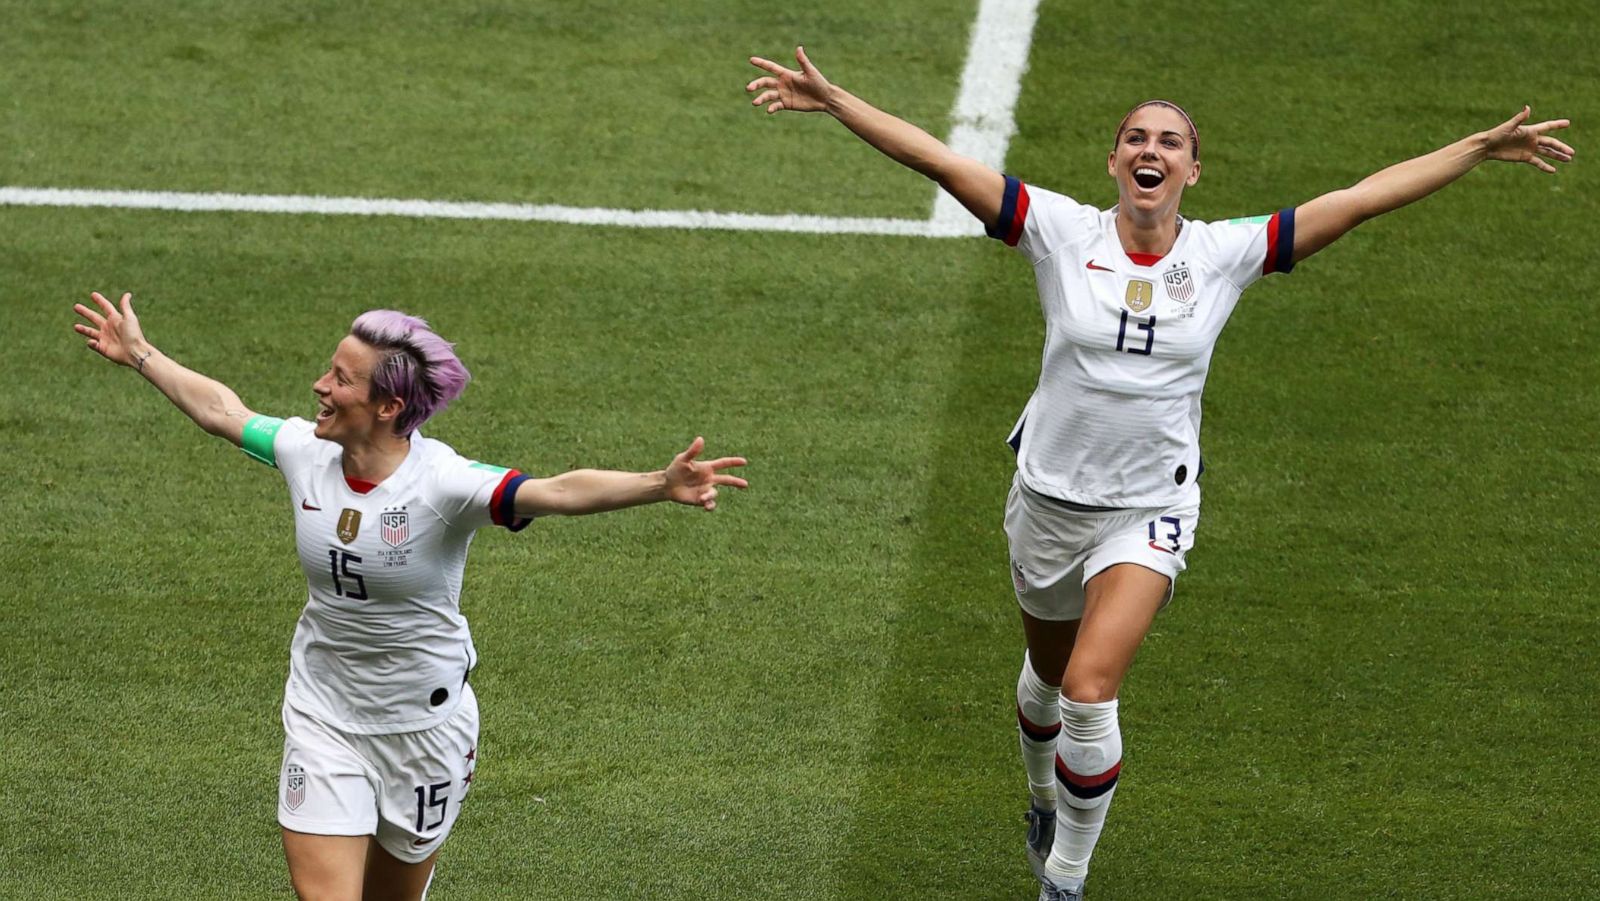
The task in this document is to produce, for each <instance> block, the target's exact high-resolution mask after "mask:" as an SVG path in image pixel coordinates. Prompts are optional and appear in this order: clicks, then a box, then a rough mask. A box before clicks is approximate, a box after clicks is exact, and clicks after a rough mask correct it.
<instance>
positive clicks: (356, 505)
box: [243, 416, 528, 734]
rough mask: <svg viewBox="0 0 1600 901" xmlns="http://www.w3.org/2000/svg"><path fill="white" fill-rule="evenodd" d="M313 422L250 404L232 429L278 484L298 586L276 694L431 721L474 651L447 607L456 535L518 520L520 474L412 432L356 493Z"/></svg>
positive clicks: (465, 540) (347, 718) (317, 710)
mask: <svg viewBox="0 0 1600 901" xmlns="http://www.w3.org/2000/svg"><path fill="white" fill-rule="evenodd" d="M314 429H315V426H314V425H313V424H312V423H310V422H308V421H306V420H304V419H300V418H298V417H296V418H292V419H287V420H280V419H274V418H272V417H268V416H257V417H254V418H252V419H251V420H250V422H249V423H247V424H246V426H245V432H244V441H243V449H244V451H245V453H247V454H249V455H250V456H252V457H254V458H255V459H257V460H260V461H261V462H263V463H266V464H268V465H271V466H275V467H277V468H278V469H279V470H280V471H281V472H282V473H283V477H284V480H285V481H286V482H288V484H289V499H290V502H291V503H293V504H294V525H295V545H296V548H297V550H298V551H299V555H300V566H301V569H303V570H304V572H305V577H306V585H307V588H308V589H309V591H308V597H307V599H306V606H305V610H304V611H303V612H302V613H301V614H300V621H299V623H297V624H296V626H295V631H294V640H293V643H292V644H291V646H290V652H289V681H288V685H287V687H286V688H285V699H286V700H287V701H288V703H289V705H290V706H291V707H293V708H295V709H296V710H299V711H302V712H304V713H307V714H310V715H311V716H314V717H316V718H317V719H319V720H322V721H323V722H325V723H328V724H329V725H332V726H334V727H336V728H339V729H342V730H344V731H346V732H353V733H360V734H386V733H393V732H416V731H420V730H423V729H429V728H432V727H433V726H436V725H438V724H439V723H442V722H444V721H445V720H446V719H448V718H449V716H450V714H451V713H452V712H454V711H455V709H456V706H457V705H458V704H459V703H460V702H461V698H462V696H463V694H464V692H463V691H462V688H463V686H464V685H465V683H466V678H467V673H468V671H470V670H471V669H472V667H473V666H475V665H476V664H477V660H478V655H477V651H476V650H475V649H474V648H473V645H472V634H471V632H470V631H469V630H468V628H467V620H466V618H465V617H463V616H462V615H461V581H462V575H463V574H464V572H465V569H466V564H467V548H468V546H469V545H470V544H471V543H472V536H473V533H474V532H476V531H477V529H478V528H480V527H482V526H487V525H490V524H495V525H503V526H506V527H508V528H510V529H512V530H513V531H515V530H517V529H521V528H522V527H524V526H526V525H527V524H528V521H527V520H526V519H518V518H517V517H516V515H515V512H514V509H513V500H514V498H515V496H516V491H517V486H518V485H520V484H521V483H522V482H523V481H524V480H525V479H526V478H527V477H526V476H524V475H522V474H521V473H519V472H517V471H516V470H511V469H505V468H504V467H499V466H490V465H488V464H485V463H475V462H473V461H471V460H468V459H466V458H464V457H462V456H461V455H459V454H457V453H456V452H455V451H454V450H452V449H451V448H450V447H449V446H448V445H446V444H444V443H442V442H439V441H434V440H431V439H428V438H424V437H422V434H421V433H420V432H418V433H414V434H413V435H412V436H411V449H410V451H409V452H408V453H407V454H406V458H405V460H404V462H402V463H401V464H400V466H399V468H398V469H396V470H395V471H394V472H393V473H391V474H390V475H389V477H388V478H386V479H384V480H383V481H382V482H380V483H379V484H378V485H377V486H376V487H374V488H372V489H371V490H370V491H368V492H366V493H364V494H363V493H360V492H358V491H356V490H355V489H354V488H353V487H351V486H350V484H348V483H347V481H346V480H345V476H344V468H343V463H342V459H343V451H342V449H341V448H340V447H339V445H337V444H335V443H333V442H331V441H324V440H322V439H320V438H317V437H316V435H315V434H314V433H313V432H314Z"/></svg>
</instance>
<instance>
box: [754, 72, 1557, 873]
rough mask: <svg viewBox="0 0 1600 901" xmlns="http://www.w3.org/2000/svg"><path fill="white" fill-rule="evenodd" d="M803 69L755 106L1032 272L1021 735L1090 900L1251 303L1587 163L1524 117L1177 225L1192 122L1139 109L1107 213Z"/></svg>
mask: <svg viewBox="0 0 1600 901" xmlns="http://www.w3.org/2000/svg"><path fill="white" fill-rule="evenodd" d="M795 59H796V61H797V62H798V64H799V69H798V70H795V69H789V68H785V67H784V66H781V65H779V64H777V63H775V62H772V61H771V60H766V59H762V58H760V57H751V59H750V62H751V63H752V64H753V65H755V66H756V67H758V68H760V69H763V70H765V71H766V72H767V73H768V74H767V75H765V76H763V77H759V78H757V79H755V80H754V81H752V82H750V83H749V84H748V85H747V86H746V90H747V91H748V92H751V93H755V94H756V97H755V99H754V100H753V101H752V104H753V105H755V106H762V105H765V106H766V108H767V112H768V113H776V112H779V111H782V110H791V111H795V112H826V113H828V114H829V115H831V116H833V117H834V118H835V119H838V120H839V121H840V122H841V123H843V124H844V126H845V127H846V128H848V129H850V130H851V131H852V132H854V133H855V134H856V135H857V136H859V137H860V138H861V139H862V140H864V141H866V142H867V143H868V144H871V145H872V146H873V147H875V148H877V149H878V150H879V151H881V152H882V153H883V154H885V155H886V156H888V157H889V158H891V159H893V160H895V161H896V162H898V163H900V164H901V165H904V166H907V167H909V168H911V169H914V170H916V171H917V172H920V173H922V174H923V175H926V176H927V177H929V178H931V179H933V180H934V181H936V182H938V184H939V186H940V187H942V188H943V189H944V190H946V191H948V192H949V193H950V194H951V195H952V196H954V197H955V198H956V199H957V200H959V201H960V202H961V203H962V205H963V206H965V207H966V208H967V209H968V210H969V211H970V212H971V213H972V214H973V215H974V216H976V217H978V219H979V220H980V221H981V222H982V223H983V224H984V226H985V227H986V228H987V230H988V233H989V235H990V236H991V237H995V238H999V239H1001V240H1003V241H1005V242H1006V244H1008V245H1011V246H1014V247H1016V248H1017V249H1019V250H1020V251H1022V253H1023V255H1024V256H1025V257H1027V259H1028V261H1029V262H1030V263H1032V264H1033V267H1034V272H1035V276H1036V278H1037V283H1038V293H1039V301H1040V303H1041V305H1042V306H1043V308H1044V316H1045V327H1046V337H1045V347H1044V361H1043V367H1042V370H1041V372H1040V375H1039V383H1038V386H1037V387H1036V388H1035V390H1034V392H1033V397H1032V398H1031V399H1030V400H1029V401H1028V404H1027V406H1026V408H1024V410H1023V413H1022V416H1021V418H1020V419H1019V420H1018V422H1017V425H1016V428H1015V429H1014V430H1013V432H1012V435H1011V438H1010V443H1011V445H1012V447H1013V448H1014V449H1015V450H1016V452H1017V473H1016V476H1015V478H1014V480H1013V482H1012V487H1011V494H1010V496H1009V498H1008V499H1007V501H1006V515H1005V527H1006V536H1007V538H1008V539H1009V543H1010V555H1011V575H1012V581H1013V583H1014V585H1015V588H1016V595H1017V600H1018V601H1019V603H1020V605H1021V608H1022V627H1023V635H1024V637H1025V639H1026V643H1027V652H1026V654H1025V656H1024V658H1023V666H1022V672H1021V675H1020V677H1019V679H1018V682H1017V720H1018V724H1019V726H1020V732H1021V743H1022V757H1023V762H1024V765H1025V767H1026V769H1027V773H1028V783H1029V787H1030V789H1031V794H1032V802H1033V803H1032V804H1031V806H1030V810H1029V812H1028V815H1027V819H1028V823H1029V830H1028V854H1029V858H1030V862H1031V863H1032V864H1033V867H1034V872H1035V873H1036V874H1037V875H1038V877H1039V880H1040V883H1041V888H1040V893H1039V898H1040V899H1041V901H1065V899H1077V898H1081V897H1082V894H1083V885H1084V879H1085V877H1086V876H1087V875H1088V866H1089V856H1090V853H1091V852H1092V851H1093V849H1094V844H1095V840H1096V839H1097V838H1098V837H1099V835H1100V828H1101V825H1102V824H1103V823H1104V821H1105V815H1106V808H1107V806H1108V805H1109V803H1110V801H1111V796H1112V793H1113V791H1114V789H1115V787H1116V784H1117V775H1118V773H1119V772H1120V770H1121V767H1122V736H1121V731H1120V730H1119V728H1118V726H1117V692H1118V689H1119V688H1120V686H1121V684H1122V680H1123V677H1124V676H1125V675H1126V673H1127V671H1128V667H1129V666H1130V665H1131V664H1132V662H1133V656H1134V652H1135V651H1136V650H1137V649H1138V647H1139V645H1140V643H1141V642H1142V641H1143V640H1144V636H1145V633H1146V632H1147V631H1148V630H1149V628H1150V624H1151V622H1152V621H1153V620H1154V618H1155V615H1156V613H1157V612H1158V611H1159V610H1160V609H1161V608H1162V607H1163V606H1164V605H1165V604H1166V603H1167V602H1168V601H1169V600H1170V599H1171V597H1172V589H1173V582H1174V580H1175V579H1176V578H1177V576H1178V573H1180V572H1182V571H1183V569H1184V554H1185V553H1186V552H1187V551H1188V550H1189V548H1190V547H1192V546H1193V543H1194V533H1195V527H1196V524H1197V522H1198V519H1199V512H1200V489H1199V485H1198V483H1197V479H1198V478H1199V476H1200V468H1201V465H1200V447H1199V435H1200V392H1201V389H1202V388H1203V387H1204V385H1205V378H1206V370H1207V368H1208V366H1209V364H1210V360H1211V351H1212V348H1213V346H1214V345H1215V343H1216V340H1217V336H1218V334H1220V333H1221V331H1222V326H1223V324H1224V323H1226V322H1227V319H1228V315H1229V314H1230V313H1231V312H1232V311H1233V307H1234V304H1235V303H1236V302H1237V301H1238V299H1239V295H1240V293H1241V292H1242V291H1243V290H1244V289H1245V288H1247V287H1249V286H1250V284H1251V283H1252V282H1254V281H1255V280H1256V279H1257V278H1260V277H1261V276H1263V275H1266V274H1269V273H1273V272H1288V271H1289V270H1290V269H1291V268H1293V266H1294V264H1295V263H1298V262H1299V261H1301V260H1303V259H1305V258H1306V257H1308V256H1311V255H1312V254H1314V253H1316V252H1317V251H1319V250H1321V249H1322V248H1324V247H1326V246H1328V245H1329V244H1330V243H1332V242H1333V241H1334V240H1336V239H1337V238H1338V237H1339V236H1341V235H1343V234H1344V233H1345V232H1348V231H1349V230H1350V229H1352V228H1354V227H1356V226H1357V225H1359V224H1360V223H1362V222H1364V221H1366V220H1367V219H1371V218H1372V217H1374V216H1377V215H1380V214H1382V213H1387V212H1389V211H1390V210H1393V209H1397V208H1399V207H1402V206H1404V205H1406V204H1408V203H1411V202H1413V201H1415V200H1419V199H1421V198H1422V197H1425V196H1427V195H1428V194H1431V193H1433V192H1434V191H1437V190H1438V189H1440V188H1442V187H1444V186H1445V185H1447V184H1449V183H1450V182H1452V181H1454V180H1455V179H1457V178H1459V177H1460V176H1461V175H1463V174H1465V173H1466V172H1467V170H1469V169H1471V168H1472V167H1474V166H1476V165H1477V164H1478V163H1480V162H1483V161H1484V160H1505V161H1509V162H1522V163H1528V164H1530V165H1533V166H1535V167H1537V168H1539V169H1540V170H1542V171H1544V172H1554V171H1555V167H1554V166H1553V165H1552V164H1551V162H1552V161H1557V162H1569V161H1571V159H1572V154H1573V150H1572V148H1571V147H1568V146H1567V145H1566V144H1563V143H1562V142H1560V141H1558V140H1556V139H1555V138H1553V137H1550V136H1549V132H1551V131H1554V130H1556V129H1559V128H1565V127H1566V126H1567V124H1568V123H1567V121H1566V120H1564V119H1560V120H1554V121H1549V122H1541V123H1538V124H1537V125H1527V124H1524V123H1525V122H1526V120H1527V118H1528V113H1529V110H1528V109H1527V108H1523V110H1522V111H1521V112H1519V113H1517V114H1516V115H1515V116H1513V117H1511V119H1510V120H1509V121H1507V122H1505V123H1503V124H1502V125H1500V126H1498V127H1496V128H1493V129H1490V130H1489V131H1484V132H1479V133H1477V134H1474V135H1470V136H1468V137H1466V138H1463V139H1461V140H1460V141H1457V142H1456V143H1454V144H1451V145H1449V146H1448V147H1444V148H1442V149H1440V150H1436V151H1434V152H1433V153H1430V154H1427V155H1426V156H1421V157H1418V158H1416V159H1413V160H1408V161H1406V162H1403V163H1400V164H1398V165H1395V166H1391V167H1389V168H1387V169H1384V170H1383V171H1381V172H1378V173H1377V174H1375V175H1372V176H1371V177H1369V178H1367V179H1365V180H1363V181H1362V182H1360V183H1359V184H1357V185H1355V186H1354V187H1351V188H1346V189H1344V190H1339V191H1334V192H1332V193H1329V194H1324V195H1323V196H1321V197H1318V198H1317V199H1315V200H1312V201H1310V202H1308V203H1305V204H1303V205H1301V206H1299V207H1289V208H1285V209H1283V210H1280V211H1278V212H1277V213H1273V214H1272V215H1270V216H1260V217H1256V218H1253V219H1234V220H1230V221H1227V222H1221V223H1208V222H1195V221H1191V220H1187V219H1184V218H1183V217H1182V216H1180V215H1179V214H1178V205H1179V202H1180V201H1181V200H1182V199H1183V190H1184V188H1187V187H1189V186H1190V185H1193V184H1194V183H1195V182H1196V181H1197V180H1198V179H1199V178H1200V137H1199V134H1198V133H1197V132H1196V130H1195V127H1194V123H1193V122H1192V121H1190V119H1189V117H1188V115H1187V114H1185V113H1184V112H1183V110H1181V109H1179V108H1178V107H1177V106H1176V105H1175V104H1172V103H1168V102H1166V101H1162V100H1152V101H1148V102H1146V103H1141V104H1139V105H1138V106H1136V107H1134V108H1133V110H1132V111H1131V112H1130V113H1128V115H1127V116H1125V117H1124V118H1123V120H1122V122H1121V123H1120V124H1119V125H1118V126H1117V130H1116V138H1115V140H1114V142H1113V145H1112V148H1111V152H1110V153H1109V154H1108V155H1107V157H1106V172H1107V174H1109V175H1110V176H1111V178H1112V179H1113V180H1115V182H1116V185H1117V196H1118V203H1117V205H1116V206H1115V207H1113V208H1112V209H1110V210H1105V211H1102V210H1098V209H1095V208H1094V207H1090V206H1085V205H1083V204H1080V203H1078V202H1077V201H1074V200H1072V199H1070V198H1067V197H1064V196H1062V195H1060V194H1055V193H1052V192H1050V191H1045V190H1041V189H1039V188H1037V187H1032V186H1029V185H1025V184H1023V183H1022V182H1020V181H1018V180H1017V179H1015V178H1010V177H1007V176H1003V175H1001V174H1000V173H998V172H995V171H994V170H992V169H990V168H989V167H987V166H985V165H983V164H982V163H980V162H977V161H976V160H971V159H967V158H964V157H962V156H959V155H957V154H955V153H953V152H952V151H951V150H950V148H948V147H946V146H945V145H944V144H942V143H940V142H939V141H938V140H936V139H934V138H933V137H932V136H930V135H929V134H927V133H926V132H924V131H922V130H921V129H919V128H917V127H915V126H913V125H911V124H909V123H907V122H904V121H902V120H900V119H897V118H895V117H894V116H891V115H888V114H887V113H884V112H881V111H879V110H877V109H874V108H873V107H872V106H870V105H868V104H867V103H865V102H863V101H862V100H860V99H859V98H857V97H854V96H852V95H851V94H850V93H848V92H846V91H844V90H842V89H840V88H838V87H835V86H834V85H831V84H829V83H828V81H827V79H825V78H824V77H823V76H822V73H821V72H818V71H817V69H816V67H815V66H813V65H812V64H811V62H810V60H808V59H807V58H806V54H805V50H804V48H797V49H796V51H795ZM1058 784H1059V786H1060V788H1061V789H1062V790H1061V791H1059V792H1058V790H1057V786H1058Z"/></svg>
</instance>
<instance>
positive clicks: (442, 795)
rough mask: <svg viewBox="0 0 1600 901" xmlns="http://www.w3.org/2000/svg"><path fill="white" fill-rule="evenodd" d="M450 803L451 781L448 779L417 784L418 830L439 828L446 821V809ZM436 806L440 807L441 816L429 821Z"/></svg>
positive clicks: (425, 830)
mask: <svg viewBox="0 0 1600 901" xmlns="http://www.w3.org/2000/svg"><path fill="white" fill-rule="evenodd" d="M449 805H450V783H449V782H448V781H446V782H435V783H433V784H432V785H419V786H417V831H418V832H427V831H428V830H430V829H438V828H439V826H440V825H441V824H442V823H444V814H445V809H446V808H447V807H449ZM436 807H437V808H438V809H439V817H438V819H436V820H434V821H433V822H431V823H429V822H428V819H429V814H430V813H431V812H432V811H433V809H434V808H436Z"/></svg>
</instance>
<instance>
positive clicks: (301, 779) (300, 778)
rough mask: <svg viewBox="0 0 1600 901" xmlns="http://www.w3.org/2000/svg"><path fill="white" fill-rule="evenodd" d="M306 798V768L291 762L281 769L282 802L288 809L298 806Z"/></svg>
mask: <svg viewBox="0 0 1600 901" xmlns="http://www.w3.org/2000/svg"><path fill="white" fill-rule="evenodd" d="M305 800H306V769H305V767H303V766H301V765H299V764H297V763H291V764H289V766H288V767H286V768H285V769H284V771H283V803H284V806H285V807H288V808H289V809H290V810H295V809H297V808H299V806H300V805H301V804H304V803H305Z"/></svg>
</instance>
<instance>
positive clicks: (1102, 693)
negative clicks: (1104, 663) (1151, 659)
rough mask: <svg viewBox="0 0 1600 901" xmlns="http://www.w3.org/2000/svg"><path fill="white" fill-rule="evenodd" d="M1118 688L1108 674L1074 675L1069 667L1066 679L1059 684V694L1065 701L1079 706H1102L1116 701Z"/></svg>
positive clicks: (1115, 680) (1114, 680)
mask: <svg viewBox="0 0 1600 901" xmlns="http://www.w3.org/2000/svg"><path fill="white" fill-rule="evenodd" d="M1120 687H1121V686H1119V685H1118V684H1117V679H1116V678H1114V677H1113V676H1111V675H1110V674H1107V673H1092V672H1091V673H1074V672H1073V671H1072V669H1071V667H1068V669H1067V677H1066V679H1064V680H1062V683H1061V694H1062V696H1063V697H1065V698H1066V699H1067V700H1069V701H1076V702H1077V703H1079V704H1103V703H1105V702H1106V701H1112V700H1116V697H1117V689H1118V688H1120Z"/></svg>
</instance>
